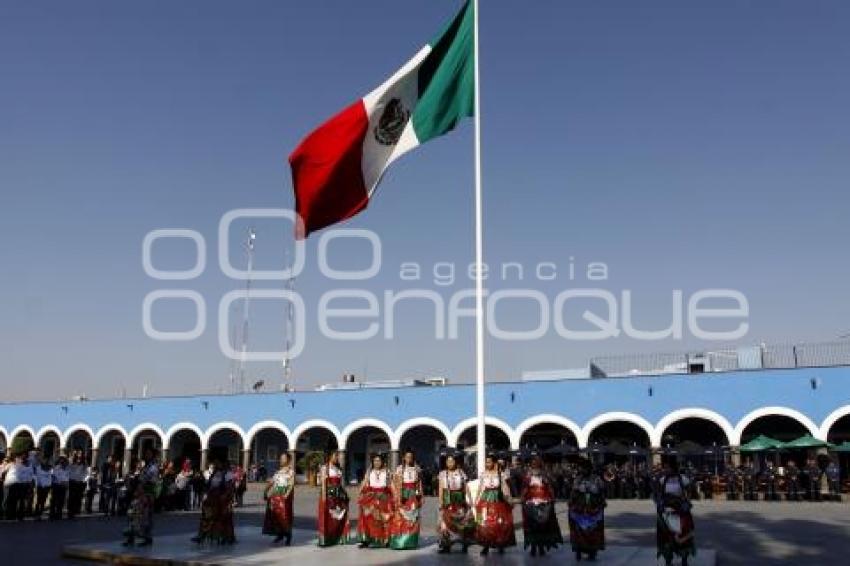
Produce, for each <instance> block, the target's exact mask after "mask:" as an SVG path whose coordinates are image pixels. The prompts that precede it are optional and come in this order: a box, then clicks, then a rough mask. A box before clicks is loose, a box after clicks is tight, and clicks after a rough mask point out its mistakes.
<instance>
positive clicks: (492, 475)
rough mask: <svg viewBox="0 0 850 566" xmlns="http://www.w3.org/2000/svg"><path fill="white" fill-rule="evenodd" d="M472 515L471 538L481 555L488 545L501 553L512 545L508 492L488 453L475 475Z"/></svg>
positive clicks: (511, 518)
mask: <svg viewBox="0 0 850 566" xmlns="http://www.w3.org/2000/svg"><path fill="white" fill-rule="evenodd" d="M475 516H476V523H477V525H478V526H477V528H476V532H475V539H476V540H477V541H478V544H480V545H481V546H482V547H483V548H482V549H481V555H482V556H486V555H487V554H489V553H490V548H495V549H497V550H498V551H499V554H503V553H504V552H505V548H507V547H508V546H516V535H515V534H514V516H513V509H512V506H511V491H510V488H509V487H508V482H507V480H506V478H505V477H504V476H503V475H502V471H501V470H500V469H499V467H498V466H497V465H496V458H495V456H493V455H492V454H488V455H487V458H486V459H485V460H484V471H483V472H481V475H480V476H479V477H478V489H477V494H476V497H475Z"/></svg>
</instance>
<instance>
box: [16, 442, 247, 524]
mask: <svg viewBox="0 0 850 566" xmlns="http://www.w3.org/2000/svg"><path fill="white" fill-rule="evenodd" d="M153 454H155V452H154V451H151V450H148V451H146V452H145V454H144V457H143V458H140V459H138V460H135V461H134V462H132V463H131V465H130V470H129V471H128V472H127V473H125V472H124V466H123V463H122V460H121V459H119V458H118V457H114V456H109V457H107V458H106V460H105V461H104V462H103V463H102V464H101V465H100V466H90V465H88V464H87V463H86V459H85V455H84V453H83V451H82V450H72V451H70V452H69V453H68V454H60V455H58V456H57V457H56V458H55V459H53V458H50V457H48V456H46V455H43V454H42V453H41V452H40V451H39V450H38V449H31V450H26V451H21V452H19V453H16V454H9V455H7V456H3V457H2V458H0V484H2V486H3V489H2V490H0V519H7V520H18V521H22V520H24V519H26V518H28V517H31V518H33V519H35V520H42V519H43V518H45V516H46V517H47V518H48V519H50V520H58V519H63V518H68V519H73V518H74V517H76V516H78V515H80V514H81V513H83V512H85V513H87V514H94V513H101V514H104V515H111V516H119V515H120V516H126V515H128V514H134V515H135V516H140V515H146V513H140V512H141V511H143V509H142V508H141V507H140V504H139V501H140V498H139V497H136V495H137V494H138V491H139V489H140V488H141V489H142V490H143V491H145V490H147V495H148V498H147V499H146V500H145V503H148V504H149V506H150V509H151V511H157V512H159V511H190V510H194V509H198V508H200V507H201V503H202V501H203V499H204V495H205V492H206V490H207V487H208V477H209V475H210V470H209V469H208V470H206V471H202V470H199V469H194V468H193V466H192V463H191V460H189V459H183V460H182V463H181V464H180V465H177V464H176V463H172V462H169V463H165V464H160V463H159V462H158V461H157V460H156V458H155V457H154V456H153ZM231 471H232V473H233V477H234V478H236V489H235V504H236V505H239V504H241V503H242V498H243V495H244V493H245V491H246V489H247V481H248V477H247V474H246V473H244V472H243V470H242V469H241V468H240V467H238V466H232V470H231ZM134 501H135V502H136V507H133V503H134ZM143 538H144V537H143Z"/></svg>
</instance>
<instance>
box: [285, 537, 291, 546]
mask: <svg viewBox="0 0 850 566" xmlns="http://www.w3.org/2000/svg"><path fill="white" fill-rule="evenodd" d="M283 544H285V545H286V546H291V545H292V535H288V536H287V537H286V542H285V543H283Z"/></svg>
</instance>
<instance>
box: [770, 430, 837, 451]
mask: <svg viewBox="0 0 850 566" xmlns="http://www.w3.org/2000/svg"><path fill="white" fill-rule="evenodd" d="M831 446H832V444H830V443H829V442H827V441H825V440H818V439H817V438H815V437H814V436H812V435H811V434H805V435H803V436H801V437H800V438H798V439H796V440H792V441H790V442H784V443H782V446H781V448H785V449H795V448H829V447H831Z"/></svg>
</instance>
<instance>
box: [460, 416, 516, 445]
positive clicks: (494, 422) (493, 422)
mask: <svg viewBox="0 0 850 566" xmlns="http://www.w3.org/2000/svg"><path fill="white" fill-rule="evenodd" d="M476 423H478V419H477V418H476V417H470V418H468V419H466V420H463V421H460V422H459V423H458V424H457V425H455V427H454V428H453V429H452V435H451V437H450V438H449V439H448V445H449V447H450V448H455V447H457V442H458V440H460V436H461V435H462V434H463V433H464V432H465V431H466V429H468V428H470V427H473V426H475V425H476ZM484 423H485V424H488V425H490V426H494V427H496V428H498V429H499V430H501V431H502V432H504V433H505V434H507V435H508V439H509V440H510V441H511V443H513V438H514V430H513V429H512V428H511V427H510V425H508V423H506V422H505V421H503V420H501V419H497V418H496V417H485V418H484Z"/></svg>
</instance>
